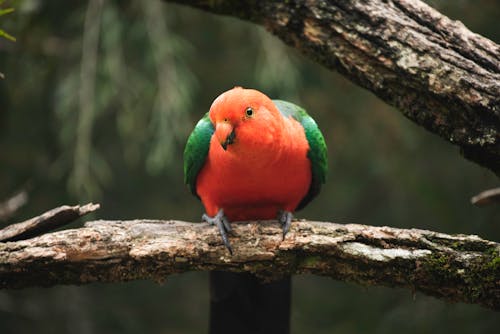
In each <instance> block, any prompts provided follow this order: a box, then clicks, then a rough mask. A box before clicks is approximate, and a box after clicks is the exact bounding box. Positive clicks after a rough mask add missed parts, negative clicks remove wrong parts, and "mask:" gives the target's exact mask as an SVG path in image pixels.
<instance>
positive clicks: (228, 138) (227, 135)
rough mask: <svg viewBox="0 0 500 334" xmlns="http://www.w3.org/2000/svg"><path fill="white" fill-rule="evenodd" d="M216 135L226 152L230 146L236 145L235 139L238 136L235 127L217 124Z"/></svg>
mask: <svg viewBox="0 0 500 334" xmlns="http://www.w3.org/2000/svg"><path fill="white" fill-rule="evenodd" d="M215 135H216V136H217V139H218V140H219V143H220V144H221V146H222V148H223V149H224V150H227V146H228V145H231V144H232V143H234V138H235V136H236V134H235V132H234V127H233V125H232V124H231V123H229V122H220V123H217V125H216V127H215Z"/></svg>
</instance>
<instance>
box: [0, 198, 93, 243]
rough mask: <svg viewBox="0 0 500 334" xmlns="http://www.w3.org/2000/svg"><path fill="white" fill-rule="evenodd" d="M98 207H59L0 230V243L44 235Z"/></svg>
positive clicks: (91, 205) (88, 205)
mask: <svg viewBox="0 0 500 334" xmlns="http://www.w3.org/2000/svg"><path fill="white" fill-rule="evenodd" d="M99 207H100V206H99V204H92V203H89V204H86V205H83V206H80V205H75V206H68V205H63V206H60V207H58V208H55V209H52V210H50V211H47V212H45V213H43V214H41V215H40V216H37V217H34V218H31V219H28V220H26V221H23V222H21V223H17V224H12V225H9V226H7V227H5V228H3V229H1V230H0V241H16V240H24V239H28V238H32V237H35V236H37V235H41V234H44V233H46V232H49V231H52V230H55V229H56V228H59V227H61V226H64V225H66V224H69V223H71V222H73V221H74V220H76V219H78V218H80V217H81V216H84V215H86V214H89V213H91V212H94V211H96V210H97V209H99Z"/></svg>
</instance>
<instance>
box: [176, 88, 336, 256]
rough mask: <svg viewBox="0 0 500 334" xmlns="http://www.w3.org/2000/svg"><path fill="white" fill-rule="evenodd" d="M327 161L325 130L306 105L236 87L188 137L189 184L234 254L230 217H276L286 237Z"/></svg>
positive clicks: (219, 99) (186, 168)
mask: <svg viewBox="0 0 500 334" xmlns="http://www.w3.org/2000/svg"><path fill="white" fill-rule="evenodd" d="M327 165H328V162H327V148H326V144H325V140H324V137H323V134H322V133H321V131H320V129H319V128H318V125H317V124H316V122H315V121H314V119H313V118H312V117H311V116H309V115H308V114H307V112H306V111H305V110H304V109H303V108H301V107H299V106H297V105H295V104H293V103H291V102H287V101H282V100H271V99H270V98H269V97H268V96H266V95H265V94H264V93H262V92H260V91H258V90H255V89H245V88H242V87H239V86H237V87H235V88H233V89H230V90H228V91H226V92H224V93H222V94H221V95H219V96H218V97H217V98H216V99H215V100H214V102H213V103H212V105H211V107H210V110H209V111H208V112H207V113H206V114H205V115H204V116H203V118H201V120H200V121H199V122H198V123H197V124H196V126H195V128H194V130H193V132H192V133H191V135H190V136H189V137H188V140H187V144H186V147H185V150H184V182H185V183H186V184H187V186H188V187H189V189H190V191H191V192H192V193H193V195H195V196H196V197H198V198H199V199H200V200H201V202H202V203H203V206H204V207H205V211H206V212H205V214H203V216H202V220H203V221H205V222H207V223H209V224H211V225H215V226H217V228H218V230H219V233H220V235H221V238H222V241H223V243H224V245H225V246H226V248H227V249H228V251H229V252H230V253H231V254H232V247H231V244H230V242H229V239H228V236H227V235H228V233H230V232H231V231H232V230H231V225H230V222H231V221H242V220H267V219H274V218H277V219H278V221H279V222H280V223H281V225H282V229H283V239H284V238H285V236H286V234H287V232H288V231H289V229H290V225H291V222H292V220H293V212H295V211H297V210H300V209H302V208H304V207H305V206H306V205H307V204H308V203H309V202H310V201H311V200H312V199H313V198H314V197H316V196H317V195H318V193H319V192H320V189H321V186H322V184H324V183H325V179H326V172H327Z"/></svg>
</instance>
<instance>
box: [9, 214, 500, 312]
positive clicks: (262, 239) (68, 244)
mask: <svg viewBox="0 0 500 334" xmlns="http://www.w3.org/2000/svg"><path fill="white" fill-rule="evenodd" d="M233 228H234V235H233V236H232V237H231V244H232V245H233V249H234V255H233V256H230V255H229V253H228V251H227V249H226V248H225V247H224V246H223V245H222V243H221V239H220V236H219V235H218V232H217V229H216V228H214V227H213V226H208V225H207V224H194V223H187V222H181V221H154V220H131V221H108V220H99V221H92V222H88V223H86V224H85V226H84V227H83V228H78V229H69V230H64V231H58V232H52V233H47V234H44V235H42V236H39V237H35V238H33V239H29V240H21V241H15V242H5V243H0V288H4V289H6V288H25V287H31V286H52V285H55V284H85V283H91V282H121V281H130V280H135V279H152V280H155V281H163V280H165V278H166V277H167V276H168V275H171V274H175V273H182V272H187V271H208V270H225V271H238V272H243V271H244V272H251V273H254V274H255V275H257V276H259V277H261V278H263V279H267V280H272V279H275V278H279V277H281V276H283V275H289V274H301V273H310V274H316V275H323V276H328V277H332V278H334V279H338V280H343V281H350V282H356V283H359V284H362V285H367V286H370V285H383V286H388V287H403V288H409V289H411V290H412V291H419V292H422V293H424V294H428V295H431V296H435V297H438V298H442V299H445V300H447V301H458V302H466V303H475V304H480V305H482V306H484V307H487V308H492V309H495V310H499V309H500V256H499V252H500V245H499V244H498V243H495V242H491V241H487V240H484V239H481V238H479V237H477V236H472V235H447V234H442V233H437V232H432V231H425V230H416V229H411V230H405V229H397V228H390V227H373V226H364V225H356V224H347V225H340V224H335V223H322V222H313V221H297V222H294V223H293V224H292V229H291V231H290V232H289V234H288V235H287V237H286V239H285V240H284V241H283V240H282V237H281V227H280V226H279V225H278V223H277V222H272V221H265V222H248V223H247V222H245V223H233Z"/></svg>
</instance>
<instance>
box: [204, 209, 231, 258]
mask: <svg viewBox="0 0 500 334" xmlns="http://www.w3.org/2000/svg"><path fill="white" fill-rule="evenodd" d="M201 220H203V221H205V222H207V223H209V224H210V225H216V226H217V227H218V228H219V233H220V236H221V237H222V242H224V245H225V246H226V248H227V249H228V250H229V253H231V255H233V249H232V248H231V244H230V243H229V240H228V238H227V233H231V231H232V229H231V225H230V224H229V220H228V219H227V217H226V216H225V215H224V210H222V209H220V210H219V212H217V214H216V215H215V216H213V217H210V216H209V215H207V214H206V213H204V214H203V216H201Z"/></svg>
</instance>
